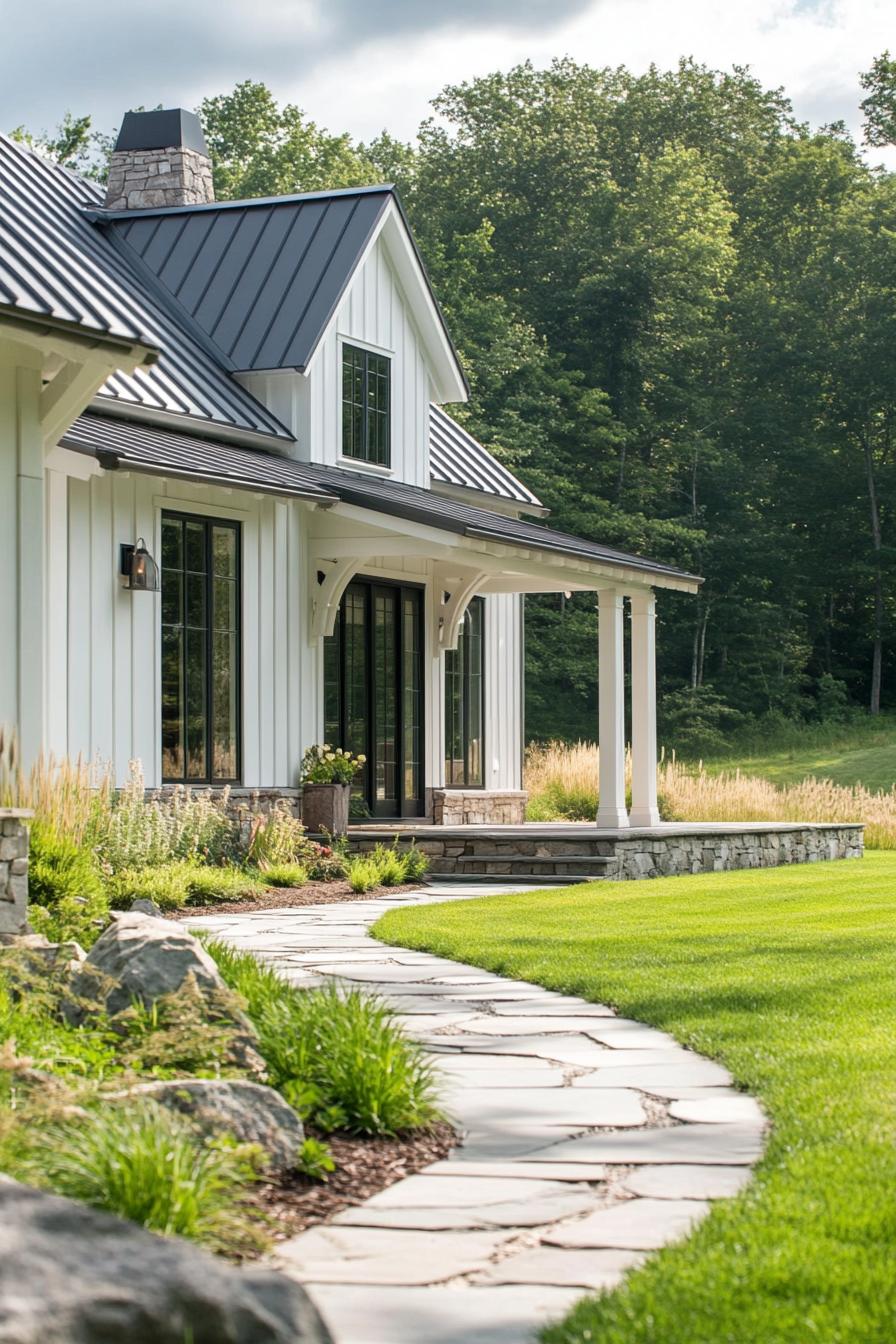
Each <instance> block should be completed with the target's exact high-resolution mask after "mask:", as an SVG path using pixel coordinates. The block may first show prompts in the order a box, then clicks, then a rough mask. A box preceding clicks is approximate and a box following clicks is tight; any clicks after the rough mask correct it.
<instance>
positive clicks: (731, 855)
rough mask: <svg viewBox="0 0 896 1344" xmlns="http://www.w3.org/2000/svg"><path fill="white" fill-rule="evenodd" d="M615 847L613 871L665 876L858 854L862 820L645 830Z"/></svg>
mask: <svg viewBox="0 0 896 1344" xmlns="http://www.w3.org/2000/svg"><path fill="white" fill-rule="evenodd" d="M614 852H615V855H616V858H617V861H618V865H619V866H618V869H617V870H616V872H615V873H614V874H613V876H615V877H620V878H641V877H670V876H680V875H682V874H684V873H719V872H725V871H728V870H730V869H733V868H776V867H778V866H779V865H780V864H785V863H815V862H818V861H819V860H821V859H860V858H861V857H862V855H863V853H864V852H865V839H864V832H863V828H862V827H861V826H823V825H819V826H806V827H798V828H794V829H793V830H770V831H764V830H756V831H731V832H727V833H725V834H714V833H713V832H704V833H703V834H700V833H696V834H691V835H686V834H685V835H669V836H667V837H666V836H660V835H650V834H649V833H646V834H645V835H644V836H643V837H641V836H637V837H635V836H633V837H632V838H631V839H625V840H617V841H616V842H615V845H614Z"/></svg>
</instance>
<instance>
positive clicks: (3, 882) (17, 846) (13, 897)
mask: <svg viewBox="0 0 896 1344" xmlns="http://www.w3.org/2000/svg"><path fill="white" fill-rule="evenodd" d="M30 817H31V813H30V812H26V811H24V810H22V809H21V808H8V807H2V808H0V934H4V933H25V932H27V920H28V820H29V818H30Z"/></svg>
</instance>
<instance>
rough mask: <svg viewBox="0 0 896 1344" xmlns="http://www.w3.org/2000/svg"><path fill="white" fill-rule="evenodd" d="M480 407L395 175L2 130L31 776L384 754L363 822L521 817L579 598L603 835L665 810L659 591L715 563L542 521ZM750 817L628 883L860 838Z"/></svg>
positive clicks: (170, 778)
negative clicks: (322, 183)
mask: <svg viewBox="0 0 896 1344" xmlns="http://www.w3.org/2000/svg"><path fill="white" fill-rule="evenodd" d="M466 397H467V384H466V381H465V378H464V372H463V369H462V368H461V366H460V363H459V361H458V357H457V354H456V352H455V349H454V347H453V345H452V342H451V337H450V334H449V332H448V331H447V329H446V326H445V322H444V319H443V316H442V314H441V312H440V309H439V305H438V302H437V300H436V298H435V296H434V294H433V292H432V289H431V287H430V284H429V281H428V279H427V275H426V271H425V269H424V267H423V264H422V262H421V259H420V255H419V253H418V251H417V248H416V246H415V244H414V239H413V237H412V235H411V232H410V230H409V227H408V223H407V220H406V218H405V216H404V214H403V211H402V208H401V204H400V202H399V200H398V198H397V196H396V194H395V192H394V190H393V189H392V188H391V187H388V186H382V187H364V188H358V189H353V190H343V191H331V192H323V193H321V192H315V193H311V194H307V195H299V196H289V197H279V198H275V199H268V200H248V201H236V202H234V201H227V202H222V203H216V202H215V201H214V198H213V189H212V173H211V162H210V159H209V157H208V153H207V150H206V145H205V141H204V139H203V134H202V130H201V127H200V125H199V122H198V120H197V118H196V117H195V116H194V115H193V114H191V113H188V112H184V111H180V110H175V111H165V112H161V111H159V112H143V113H128V114H127V115H126V117H125V118H124V122H123V125H122V129H121V133H120V135H119V137H118V140H117V143H116V147H115V150H114V153H113V154H112V161H111V171H110V176H109V183H108V188H107V191H106V193H105V195H104V194H103V192H102V191H101V190H100V189H99V188H97V186H96V185H95V184H93V183H91V182H87V181H83V180H81V179H79V178H78V177H76V176H74V175H73V174H71V173H70V172H68V171H67V170H65V169H63V168H61V167H58V166H56V165H54V164H52V163H50V162H48V161H46V160H45V159H43V158H41V157H40V156H38V155H37V154H35V153H34V152H32V151H30V150H28V149H26V148H24V147H23V146H21V145H19V144H17V143H14V142H12V141H11V140H8V139H2V138H0V631H2V637H0V724H12V725H15V727H16V730H17V733H18V738H19V742H20V747H21V755H22V759H23V761H24V763H25V764H26V765H27V764H28V763H29V762H31V761H34V760H36V759H37V758H38V757H39V756H40V755H41V753H46V754H52V755H54V756H56V757H57V758H59V757H76V756H78V755H80V756H82V757H84V758H86V759H94V758H98V759H100V760H102V761H104V762H110V763H111V764H112V766H113V768H114V772H115V775H116V777H117V778H118V779H119V780H120V781H121V780H123V779H124V778H125V777H126V776H127V773H128V768H129V762H130V761H131V760H133V759H139V760H140V761H141V762H142V764H143V769H144V772H145V779H146V783H147V785H149V786H150V787H153V788H157V787H162V786H164V785H166V784H178V783H180V784H189V785H194V786H200V785H203V786H206V785H207V786H218V785H225V784H227V785H230V786H232V787H234V788H235V789H237V790H239V789H245V790H249V791H256V790H258V791H270V792H272V793H286V794H287V795H288V796H292V793H293V792H294V791H295V787H296V784H297V777H298V771H299V766H300V762H301V759H302V755H303V752H304V751H305V749H306V747H308V746H309V745H310V744H313V743H317V742H322V741H326V742H329V743H333V744H341V745H342V746H344V747H346V748H348V749H351V750H352V751H354V752H357V753H363V754H364V755H365V756H366V765H365V768H364V774H363V777H361V778H360V780H359V787H358V796H357V804H358V810H359V812H360V813H361V815H363V816H366V817H367V818H369V819H370V821H371V822H372V823H377V822H382V821H385V820H386V819H388V820H390V821H393V822H397V821H401V822H402V824H403V825H404V826H413V825H414V824H419V823H423V822H430V823H436V824H438V825H440V826H441V827H442V828H445V827H451V826H461V827H464V826H467V827H469V826H477V825H480V826H481V825H485V824H487V825H491V826H494V825H498V824H503V825H511V826H513V825H519V824H520V823H521V822H522V821H523V820H524V805H525V794H524V792H523V786H522V742H523V678H522V666H523V622H522V603H523V598H524V595H525V594H526V593H544V592H572V591H587V592H594V593H595V594H596V601H597V604H598V607H599V648H596V649H595V661H596V667H597V665H599V737H600V746H601V759H600V809H599V813H598V816H597V819H596V820H597V826H598V828H600V829H601V833H602V834H606V833H607V832H609V833H613V832H619V831H624V830H626V828H629V830H630V828H655V827H656V825H657V823H658V821H659V814H658V810H657V797H656V703H655V700H656V694H655V672H654V667H655V658H654V625H655V613H654V602H655V598H654V593H655V590H657V589H677V590H679V591H685V592H695V591H696V590H697V588H698V585H699V583H700V580H699V579H698V578H696V577H695V576H693V575H691V574H687V573H684V572H682V571H679V570H677V569H674V568H672V567H670V566H669V565H666V564H660V563H657V562H654V561H651V560H647V559H644V558H643V557H640V556H636V555H627V554H623V553H620V552H619V551H616V550H613V549H611V548H609V547H607V546H604V545H601V544H600V542H599V541H597V540H591V539H585V538H581V537H576V536H569V535H565V534H563V533H560V532H557V531H554V530H552V529H550V528H549V527H548V526H547V525H545V523H544V522H543V521H540V519H541V518H542V517H543V515H544V514H545V513H546V510H545V509H544V508H543V507H542V505H541V503H540V502H539V500H538V499H537V498H536V497H535V496H534V495H533V494H532V492H531V491H530V490H528V489H527V488H526V486H525V485H524V484H522V483H521V482H520V481H519V480H517V479H516V478H515V477H514V476H513V475H512V474H511V473H510V472H509V471H508V470H507V468H506V467H505V466H504V465H503V464H502V463H501V462H499V461H498V460H497V459H496V458H495V457H494V456H493V455H492V454H490V453H489V452H487V451H486V449H485V448H484V447H483V446H482V445H481V444H479V443H478V442H476V441H475V440H474V439H473V438H472V437H471V436H470V435H469V434H468V433H467V432H466V431H465V430H464V429H463V428H462V427H461V425H459V424H458V423H457V422H456V421H455V420H454V419H452V417H451V416H450V415H449V414H448V413H447V412H446V411H445V410H444V409H443V408H444V406H445V405H451V404H454V403H459V402H463V401H464V400H465V399H466ZM626 606H628V608H629V611H630V617H631V637H630V644H631V654H630V662H631V667H630V679H629V680H630V687H631V709H630V721H631V746H632V762H633V768H632V782H631V804H630V809H629V808H628V806H627V798H626V788H625V779H624V752H625V722H626V713H625V690H626V676H625V659H624V642H625V641H624V616H625V609H626ZM694 829H695V828H694V827H691V828H690V830H691V832H693V831H694ZM697 829H698V830H699V828H697ZM728 829H729V830H730V829H731V828H728ZM753 829H755V828H753ZM765 829H766V831H767V832H769V833H770V832H775V833H776V835H775V837H774V838H772V839H769V838H768V836H766V838H765V839H762V840H756V839H755V837H754V839H753V840H751V841H750V842H749V843H747V842H746V841H742V842H741V841H737V842H732V843H731V845H730V846H729V848H728V849H727V850H725V849H724V847H723V848H721V849H720V847H719V846H720V845H721V844H722V843H723V842H721V841H720V842H718V843H717V844H715V847H713V845H712V844H709V843H708V842H705V841H704V840H701V839H700V837H699V835H698V836H697V837H696V838H694V837H693V836H692V838H691V840H689V841H688V843H687V844H684V842H683V841H682V844H681V846H680V854H679V852H678V850H674V851H669V850H668V845H669V843H670V842H669V840H668V838H660V839H658V840H657V841H656V844H655V845H653V848H652V849H651V850H650V851H649V853H648V857H647V860H646V861H643V860H644V851H643V846H642V849H641V850H638V852H637V853H633V857H632V864H633V865H634V867H632V869H631V871H627V872H626V873H625V875H629V876H638V875H642V873H648V872H654V871H670V870H677V871H680V870H682V869H683V868H684V869H686V870H687V871H691V869H692V868H694V867H699V866H710V867H711V866H737V865H738V864H739V863H740V862H741V861H745V862H754V861H756V862H778V861H782V859H786V858H788V857H789V858H799V857H827V856H831V857H834V856H835V853H845V852H847V851H848V850H849V849H850V847H851V846H852V847H853V848H854V842H855V833H853V834H852V836H851V837H850V836H848V835H838V836H834V837H833V838H831V837H830V836H828V837H822V836H816V837H814V838H812V839H811V841H810V840H807V839H806V838H805V828H800V830H801V833H802V838H797V839H793V840H791V841H786V840H785V838H782V836H781V834H780V832H781V828H780V827H778V828H775V827H770V828H765ZM785 829H786V828H785ZM791 829H794V830H795V829H797V828H791ZM557 843H558V846H559V848H554V849H551V848H550V847H549V848H548V850H547V851H545V852H546V853H547V854H558V853H560V852H561V851H562V850H563V844H564V843H565V842H563V841H558V842H557ZM724 843H727V842H724ZM857 843H860V837H859V841H858V842H857ZM602 844H603V840H602V839H601V838H600V837H599V836H598V837H597V838H596V839H595V840H594V845H593V846H592V848H591V850H590V853H591V854H604V855H607V854H612V853H613V852H614V851H613V849H612V847H611V848H610V849H607V848H606V847H604V848H601V845H602ZM570 846H571V852H575V853H578V852H579V851H580V850H581V843H580V842H579V841H578V840H574V841H570ZM738 846H740V848H738ZM813 846H814V848H813ZM493 847H494V846H493ZM664 847H665V848H664ZM454 852H455V854H458V855H460V854H461V852H460V850H455V851H454ZM526 852H527V853H528V854H529V855H530V856H532V862H533V864H535V867H534V869H533V871H536V872H537V871H541V870H539V869H538V866H537V863H536V859H538V855H539V851H538V850H537V848H536V849H533V848H532V847H531V845H530V846H529V849H528V850H527V851H526ZM616 852H617V853H618V851H616ZM446 853H447V851H446V852H445V853H443V854H442V856H441V857H442V858H443V859H444V858H445V857H446ZM660 853H662V855H663V857H662V858H657V857H656V856H657V854H660ZM670 854H671V857H670ZM651 855H652V856H653V857H651ZM757 856H758V857H757ZM462 857H463V856H462V855H461V858H460V859H459V862H460V861H462ZM642 861H643V862H642ZM645 862H646V866H645ZM638 864H641V867H640V868H639V867H638V866H637V865H638ZM593 866H594V865H593V864H591V863H588V864H586V868H585V871H591V869H592V868H593ZM624 868H625V865H624V864H623V869H624ZM484 870H485V871H508V869H506V868H504V867H501V866H495V867H489V866H488V865H485V869H484ZM555 871H557V872H561V871H566V872H569V873H572V872H574V871H576V870H575V869H574V868H573V867H572V866H568V867H566V868H565V869H563V868H561V867H560V866H556V868H555ZM578 871H581V869H579V870H578Z"/></svg>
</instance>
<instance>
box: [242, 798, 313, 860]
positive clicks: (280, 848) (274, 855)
mask: <svg viewBox="0 0 896 1344" xmlns="http://www.w3.org/2000/svg"><path fill="white" fill-rule="evenodd" d="M310 847H311V846H310V842H309V841H308V840H307V839H306V836H305V827H304V826H303V825H302V823H301V822H300V821H299V820H298V819H297V818H296V817H294V816H293V814H292V812H291V811H290V809H289V804H288V803H286V802H285V801H284V800H283V799H281V800H280V801H279V802H277V803H276V804H275V805H274V806H273V807H272V808H271V810H270V812H268V813H267V814H266V815H258V816H256V817H254V818H253V819H252V826H251V829H250V832H249V844H248V847H247V850H246V857H247V858H248V860H249V862H250V863H255V864H257V865H258V866H259V868H263V867H265V866H266V865H270V866H271V867H275V866H278V865H280V864H289V863H299V862H300V861H301V860H302V859H303V858H304V857H305V855H306V853H307V852H308V850H309V849H310Z"/></svg>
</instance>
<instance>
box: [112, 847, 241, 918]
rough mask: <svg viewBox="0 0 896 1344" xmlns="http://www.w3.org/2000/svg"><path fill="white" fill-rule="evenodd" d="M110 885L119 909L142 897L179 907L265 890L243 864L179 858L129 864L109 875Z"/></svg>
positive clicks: (237, 898) (168, 907) (167, 907)
mask: <svg viewBox="0 0 896 1344" xmlns="http://www.w3.org/2000/svg"><path fill="white" fill-rule="evenodd" d="M108 887H109V893H110V898H111V901H112V904H113V906H115V907H116V908H117V909H122V908H125V909H126V908H127V907H128V906H130V904H131V902H132V901H135V900H137V899H138V897H139V898H141V899H143V900H150V901H155V903H156V905H157V906H158V907H159V909H160V910H179V909H181V907H182V906H185V905H214V904H217V903H218V902H223V901H243V900H249V899H251V898H252V897H253V896H258V895H259V894H260V893H261V892H262V891H264V889H265V884H264V882H262V881H260V880H259V878H258V877H257V876H256V875H254V874H252V873H246V872H244V871H243V870H242V869H240V868H234V867H225V868H215V867H212V866H211V865H209V864H202V863H200V862H199V861H198V860H197V859H177V860H175V861H174V862H172V863H160V864H156V865H154V866H150V867H147V868H126V869H124V870H123V871H122V872H120V873H115V874H114V875H113V876H112V877H110V878H109V881H108Z"/></svg>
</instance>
